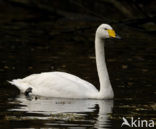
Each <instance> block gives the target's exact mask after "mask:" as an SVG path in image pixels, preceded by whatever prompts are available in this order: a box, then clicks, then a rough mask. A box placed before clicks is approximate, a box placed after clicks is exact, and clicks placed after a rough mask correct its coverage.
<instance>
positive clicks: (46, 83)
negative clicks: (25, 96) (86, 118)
mask: <svg viewBox="0 0 156 129" xmlns="http://www.w3.org/2000/svg"><path fill="white" fill-rule="evenodd" d="M115 36H116V35H115V32H114V31H113V30H112V27H111V26H109V25H107V24H102V25H100V26H99V27H98V29H97V31H96V38H95V49H96V50H95V51H96V63H97V70H98V76H99V81H100V91H98V90H97V89H96V88H95V86H93V85H92V84H91V83H89V82H87V81H85V80H83V79H80V78H79V77H76V76H75V75H71V74H68V73H64V72H46V73H40V74H32V75H30V76H28V77H26V78H23V79H15V80H12V81H11V82H10V83H11V84H13V85H15V86H16V87H17V88H19V89H20V91H21V92H23V93H24V92H25V91H26V90H27V89H28V88H32V94H33V95H39V96H45V97H62V98H81V99H84V98H86V99H111V98H113V97H114V93H113V90H112V86H111V83H110V80H109V76H108V72H107V67H106V63H105V58H104V39H105V38H109V37H114V38H115Z"/></svg>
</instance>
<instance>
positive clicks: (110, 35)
mask: <svg viewBox="0 0 156 129" xmlns="http://www.w3.org/2000/svg"><path fill="white" fill-rule="evenodd" d="M107 31H108V34H109V37H112V38H117V39H121V37H120V36H119V35H117V34H116V33H115V31H114V30H112V29H108V30H107Z"/></svg>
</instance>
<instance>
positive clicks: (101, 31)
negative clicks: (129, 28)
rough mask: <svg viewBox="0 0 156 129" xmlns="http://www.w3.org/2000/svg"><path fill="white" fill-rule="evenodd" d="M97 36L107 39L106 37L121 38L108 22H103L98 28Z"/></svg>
mask: <svg viewBox="0 0 156 129" xmlns="http://www.w3.org/2000/svg"><path fill="white" fill-rule="evenodd" d="M96 36H98V37H99V38H100V39H106V38H120V37H119V36H118V35H117V34H116V33H115V31H114V30H113V28H112V27H111V26H110V25H108V24H101V25H100V26H99V27H98V28H97V30H96Z"/></svg>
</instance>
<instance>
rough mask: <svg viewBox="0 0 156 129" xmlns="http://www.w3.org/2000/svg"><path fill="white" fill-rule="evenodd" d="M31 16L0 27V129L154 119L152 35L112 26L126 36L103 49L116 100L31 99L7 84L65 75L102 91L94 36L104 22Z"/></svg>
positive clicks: (112, 125) (116, 125)
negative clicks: (43, 74)
mask: <svg viewBox="0 0 156 129" xmlns="http://www.w3.org/2000/svg"><path fill="white" fill-rule="evenodd" d="M27 16H28V17H26V18H23V16H17V17H16V19H12V20H10V19H9V17H8V19H6V18H5V19H4V21H3V20H1V23H0V39H1V40H0V60H1V63H0V75H1V76H0V111H1V112H0V118H1V120H0V128H69V129H72V128H109V129H117V128H121V123H122V117H125V118H127V119H128V120H129V119H130V117H134V118H138V117H140V118H141V119H146V120H155V121H156V103H155V98H156V90H155V84H154V82H155V64H154V62H155V61H156V60H155V56H156V54H155V50H156V44H155V41H156V37H155V32H154V31H146V30H144V29H142V28H140V27H136V26H128V25H126V24H123V23H122V24H121V23H118V24H116V23H114V24H112V26H113V27H114V29H115V30H116V32H117V33H119V34H120V35H121V37H122V39H121V40H112V39H110V40H107V41H106V42H107V43H106V45H105V51H106V60H107V66H108V71H109V75H110V79H111V83H112V86H113V89H114V92H115V98H114V100H71V99H57V98H39V99H37V100H35V98H33V99H32V100H28V99H27V98H26V97H24V96H23V95H20V93H19V91H18V90H17V89H16V88H15V87H13V86H11V85H10V84H8V83H7V80H12V79H14V78H23V77H25V76H27V75H30V74H32V73H40V72H48V71H65V72H69V73H72V74H75V75H77V76H80V77H81V78H84V79H85V80H88V81H89V82H91V83H93V84H94V85H95V86H97V88H99V83H98V78H97V71H96V64H95V55H94V33H95V30H96V27H97V26H98V25H99V24H101V23H102V22H101V21H100V22H99V21H98V22H96V21H70V20H67V19H59V20H58V19H53V20H52V18H51V19H44V20H43V17H42V18H41V19H39V18H38V17H37V16H31V15H30V14H29V15H28V14H27ZM21 17H22V18H21ZM32 17H33V18H32ZM6 21H7V22H6Z"/></svg>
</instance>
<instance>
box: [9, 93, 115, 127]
mask: <svg viewBox="0 0 156 129" xmlns="http://www.w3.org/2000/svg"><path fill="white" fill-rule="evenodd" d="M16 100H17V102H19V103H20V105H21V106H20V108H19V107H18V108H16V109H12V110H14V111H26V112H28V113H39V114H43V115H52V114H61V113H72V114H73V113H74V114H78V115H79V114H81V115H82V114H83V115H85V116H86V115H88V114H89V113H91V112H95V110H97V109H98V108H97V105H98V107H99V111H98V114H96V116H97V118H96V121H95V122H94V123H95V124H94V127H95V128H104V127H105V126H106V125H107V127H108V125H109V120H108V113H112V108H113V100H87V99H86V100H81V99H64V98H61V99H60V98H38V99H32V100H28V99H26V97H25V96H24V95H20V96H18V97H17V99H16ZM68 117H73V116H72V115H71V116H70V115H69V116H68ZM85 119H86V118H85ZM85 119H84V120H85ZM90 119H91V118H90ZM94 120H95V118H94Z"/></svg>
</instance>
